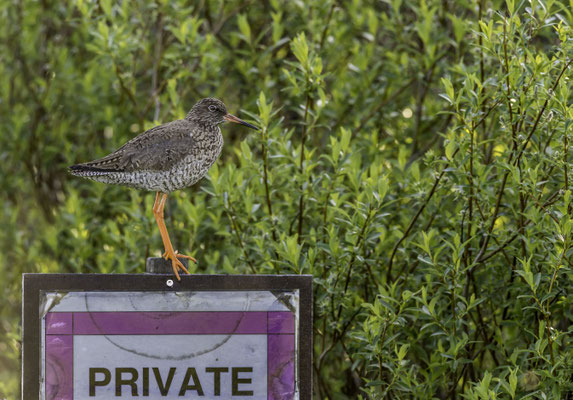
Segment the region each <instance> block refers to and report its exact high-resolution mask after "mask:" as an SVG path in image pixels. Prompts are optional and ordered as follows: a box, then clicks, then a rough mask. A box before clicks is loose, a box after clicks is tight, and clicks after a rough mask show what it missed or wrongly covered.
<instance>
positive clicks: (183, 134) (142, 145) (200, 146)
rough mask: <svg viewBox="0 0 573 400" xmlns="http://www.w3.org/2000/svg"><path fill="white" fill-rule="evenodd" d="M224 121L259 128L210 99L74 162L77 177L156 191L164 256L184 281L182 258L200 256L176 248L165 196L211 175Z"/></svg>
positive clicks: (174, 271) (156, 215) (219, 152)
mask: <svg viewBox="0 0 573 400" xmlns="http://www.w3.org/2000/svg"><path fill="white" fill-rule="evenodd" d="M225 121H229V122H235V123H238V124H242V125H245V126H248V127H249V128H252V129H257V127H256V126H254V125H251V124H249V123H247V122H245V121H242V120H240V119H239V118H237V117H235V116H234V115H231V114H229V113H228V112H227V107H225V104H223V102H222V101H221V100H218V99H214V98H206V99H202V100H200V101H199V102H197V104H195V105H194V106H193V108H192V109H191V111H189V113H188V114H187V116H186V117H185V119H181V120H176V121H173V122H169V123H167V124H163V125H159V126H156V127H154V128H151V129H150V130H148V131H146V132H143V133H142V134H140V135H138V136H136V137H135V138H133V139H131V140H130V141H128V142H127V143H125V144H124V145H123V146H121V147H120V148H119V149H117V150H116V151H114V152H113V153H111V154H109V155H107V156H105V157H103V158H100V159H98V160H94V161H89V162H86V163H83V164H76V165H72V166H70V172H71V173H72V174H73V175H76V176H81V177H84V178H89V179H93V180H94V181H98V182H103V183H112V184H117V185H124V186H130V187H133V188H137V189H144V190H150V191H156V192H157V194H156V195H155V203H154V205H153V215H154V217H155V220H156V221H157V226H158V227H159V232H160V233H161V239H162V240H163V245H164V247H165V252H164V253H163V257H164V258H165V259H166V260H171V266H172V267H173V273H174V274H175V276H176V277H177V280H181V278H180V277H179V270H181V271H184V272H186V273H189V271H188V270H187V269H186V268H185V266H184V265H183V263H182V262H181V261H180V260H179V258H187V259H190V260H192V261H193V262H197V261H196V260H195V259H194V258H193V257H190V256H186V255H183V254H179V253H178V252H177V251H175V250H174V249H173V245H172V244H171V240H170V239H169V233H168V232H167V228H166V227H165V221H164V219H163V209H164V207H165V201H166V200H167V196H168V194H169V193H171V192H173V191H174V190H178V189H183V188H186V187H189V186H191V185H194V184H195V183H197V182H198V181H199V180H200V179H201V178H203V177H204V176H205V174H207V171H208V170H209V168H210V167H211V166H212V165H213V163H214V162H215V161H216V160H217V158H219V155H220V154H221V149H222V148H223V136H222V135H221V130H220V129H219V125H220V124H221V123H223V122H225Z"/></svg>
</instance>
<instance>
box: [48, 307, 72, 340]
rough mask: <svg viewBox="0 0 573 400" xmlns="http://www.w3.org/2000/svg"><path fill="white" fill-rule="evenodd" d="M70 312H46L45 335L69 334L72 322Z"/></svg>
mask: <svg viewBox="0 0 573 400" xmlns="http://www.w3.org/2000/svg"><path fill="white" fill-rule="evenodd" d="M72 317H73V314H72V313H71V312H62V313H48V314H47V315H46V334H47V335H71V334H72V329H73V324H72Z"/></svg>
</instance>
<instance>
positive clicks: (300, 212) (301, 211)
mask: <svg viewBox="0 0 573 400" xmlns="http://www.w3.org/2000/svg"><path fill="white" fill-rule="evenodd" d="M310 104H311V99H310V94H309V93H307V94H306V105H305V107H304V121H303V126H302V137H301V144H300V165H299V172H300V175H301V183H300V198H299V201H298V238H297V242H298V244H300V243H301V241H302V223H303V220H304V179H302V178H304V174H303V167H304V144H305V142H306V133H307V132H306V129H307V117H308V109H309V107H310Z"/></svg>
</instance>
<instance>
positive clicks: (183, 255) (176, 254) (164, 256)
mask: <svg viewBox="0 0 573 400" xmlns="http://www.w3.org/2000/svg"><path fill="white" fill-rule="evenodd" d="M174 253H175V256H176V257H177V258H186V259H187V260H191V261H193V262H194V263H195V264H197V260H196V259H195V258H194V257H191V256H186V255H185V254H179V251H178V250H175V251H174ZM161 257H163V258H165V259H166V260H168V258H167V251H166V252H165V253H163V255H162V256H161Z"/></svg>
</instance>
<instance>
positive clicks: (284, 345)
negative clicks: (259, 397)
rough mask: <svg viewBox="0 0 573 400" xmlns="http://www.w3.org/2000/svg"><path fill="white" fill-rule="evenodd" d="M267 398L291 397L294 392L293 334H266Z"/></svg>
mask: <svg viewBox="0 0 573 400" xmlns="http://www.w3.org/2000/svg"><path fill="white" fill-rule="evenodd" d="M267 338H268V339H267V343H268V346H269V347H268V352H267V354H268V361H267V362H268V380H269V381H268V385H267V388H268V392H269V394H268V396H269V400H285V399H292V398H293V397H294V392H295V386H294V382H295V376H294V363H295V352H294V335H275V334H270V335H268V336H267Z"/></svg>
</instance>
